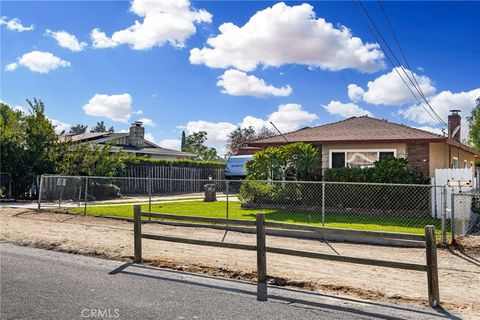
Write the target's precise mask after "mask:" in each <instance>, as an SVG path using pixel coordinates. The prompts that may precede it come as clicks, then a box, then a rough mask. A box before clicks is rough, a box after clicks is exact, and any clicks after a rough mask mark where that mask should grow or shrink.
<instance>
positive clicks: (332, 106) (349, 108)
mask: <svg viewBox="0 0 480 320" xmlns="http://www.w3.org/2000/svg"><path fill="white" fill-rule="evenodd" d="M323 107H324V108H325V110H327V111H328V113H330V114H334V115H339V116H342V117H344V118H350V117H359V116H365V115H367V116H369V117H373V114H372V113H371V112H370V111H368V110H366V109H362V108H360V107H359V106H357V105H356V104H354V103H341V102H340V101H333V100H332V101H330V103H329V104H327V105H324V106H323Z"/></svg>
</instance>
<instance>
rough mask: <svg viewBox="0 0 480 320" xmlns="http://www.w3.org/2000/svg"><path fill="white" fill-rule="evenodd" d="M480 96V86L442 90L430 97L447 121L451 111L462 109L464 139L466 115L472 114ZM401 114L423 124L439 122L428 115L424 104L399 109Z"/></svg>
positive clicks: (431, 103)
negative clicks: (468, 89) (454, 90)
mask: <svg viewBox="0 0 480 320" xmlns="http://www.w3.org/2000/svg"><path fill="white" fill-rule="evenodd" d="M478 97H480V88H477V89H473V90H470V91H467V92H458V93H454V92H451V91H442V92H440V93H439V94H437V95H435V96H433V97H431V98H430V99H429V103H430V105H431V106H432V107H433V108H434V110H435V111H436V112H437V113H438V114H439V116H440V117H441V118H442V119H443V120H444V121H447V118H448V115H449V113H450V112H449V111H450V110H452V109H457V110H460V111H461V115H462V131H461V136H462V139H463V138H466V137H467V133H468V122H467V120H466V117H467V116H469V115H470V113H471V111H472V110H473V108H474V107H475V100H476V99H477V98H478ZM399 114H400V115H402V116H403V117H405V118H406V119H409V120H412V121H415V122H417V123H421V124H433V125H435V124H438V123H437V122H436V121H435V120H434V119H433V118H432V117H430V116H429V115H428V113H427V112H426V111H425V109H424V108H423V107H422V105H418V104H416V105H413V106H411V107H409V108H406V109H403V110H400V111H399Z"/></svg>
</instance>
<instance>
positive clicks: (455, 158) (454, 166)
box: [452, 157, 458, 169]
mask: <svg viewBox="0 0 480 320" xmlns="http://www.w3.org/2000/svg"><path fill="white" fill-rule="evenodd" d="M452 168H453V169H458V158H457V157H452Z"/></svg>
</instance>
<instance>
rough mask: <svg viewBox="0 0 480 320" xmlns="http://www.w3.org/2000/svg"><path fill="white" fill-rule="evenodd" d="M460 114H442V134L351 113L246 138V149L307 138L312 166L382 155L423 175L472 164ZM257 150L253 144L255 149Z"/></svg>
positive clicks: (367, 161)
mask: <svg viewBox="0 0 480 320" xmlns="http://www.w3.org/2000/svg"><path fill="white" fill-rule="evenodd" d="M460 120H461V118H460V115H459V114H458V112H457V111H454V112H453V113H452V114H451V115H450V116H449V119H448V122H449V133H448V136H446V135H445V136H443V135H438V134H434V133H431V132H428V131H424V130H420V129H416V128H412V127H408V126H405V125H402V124H397V123H392V122H389V121H387V120H379V119H375V118H370V117H368V116H362V117H352V118H348V119H345V120H343V121H339V122H334V123H330V124H326V125H322V126H318V127H314V128H304V129H300V130H297V131H294V132H290V133H287V134H285V135H284V137H283V136H274V137H270V138H266V139H261V140H257V141H254V142H252V143H249V145H248V146H249V148H250V150H254V149H255V148H265V147H267V146H276V145H282V144H285V143H287V142H286V140H288V141H289V142H300V141H301V142H307V143H311V144H312V145H314V146H316V147H318V148H319V149H320V150H321V151H320V152H319V161H318V170H319V171H320V170H321V172H323V171H324V170H325V169H326V168H335V167H366V166H372V165H373V163H374V162H375V161H376V160H378V159H379V158H381V157H383V156H387V155H393V156H395V157H400V158H406V159H408V163H409V167H410V169H412V170H414V171H417V172H421V173H422V174H423V176H424V177H425V178H430V177H433V176H434V173H435V169H438V168H463V167H467V168H470V167H473V166H474V163H475V158H476V157H478V156H479V154H478V153H477V152H476V151H475V150H473V149H471V148H470V147H468V146H466V145H464V144H463V143H461V142H460ZM257 150H258V149H257Z"/></svg>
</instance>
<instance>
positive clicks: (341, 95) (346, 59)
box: [0, 0, 480, 153]
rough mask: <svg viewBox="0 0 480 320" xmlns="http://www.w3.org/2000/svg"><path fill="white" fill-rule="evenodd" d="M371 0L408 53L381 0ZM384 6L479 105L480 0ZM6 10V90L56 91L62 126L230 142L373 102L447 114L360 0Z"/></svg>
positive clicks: (465, 104)
mask: <svg viewBox="0 0 480 320" xmlns="http://www.w3.org/2000/svg"><path fill="white" fill-rule="evenodd" d="M364 5H365V6H366V8H367V10H368V12H369V13H370V14H371V16H372V17H373V19H374V21H375V22H376V24H377V26H378V28H379V29H380V30H381V32H382V35H383V36H384V37H385V39H386V40H387V42H388V44H389V45H390V46H391V48H392V49H393V50H394V51H395V53H396V55H397V56H398V58H399V59H400V60H401V59H402V57H401V55H400V52H399V50H398V48H397V47H396V44H395V39H394V37H393V35H392V33H391V32H390V30H389V28H388V25H387V24H386V20H385V17H384V16H383V13H382V11H381V8H380V5H379V3H378V2H377V1H371V2H364ZM383 6H384V8H385V9H386V12H387V14H388V17H389V18H390V21H391V23H392V25H393V27H394V30H395V32H396V34H397V36H398V39H399V40H400V44H401V46H402V49H403V50H404V52H405V54H406V56H407V58H408V62H409V64H410V67H411V69H412V70H411V71H413V72H414V73H415V75H416V78H417V80H418V82H419V84H420V87H421V88H422V91H423V93H424V94H425V95H426V97H427V99H428V100H429V101H430V104H431V105H432V107H433V108H434V109H435V110H436V112H437V113H438V114H439V115H440V116H441V117H442V118H443V119H444V120H446V117H447V115H448V110H449V109H452V108H459V109H461V110H462V114H463V116H464V117H465V116H466V115H467V114H468V113H469V111H470V110H471V109H472V108H473V106H474V101H475V98H476V97H478V96H480V81H479V80H478V74H479V71H480V40H479V37H478V34H479V33H480V27H479V25H478V20H477V19H478V12H480V2H433V1H430V2H410V1H409V2H383ZM0 16H1V17H2V20H1V22H0V24H1V25H0V32H1V34H0V36H1V40H0V41H1V86H0V89H1V95H0V99H1V100H2V101H4V102H6V103H8V104H10V105H12V106H20V107H21V106H25V99H27V98H33V97H37V98H40V99H42V100H43V101H44V103H45V105H46V108H47V115H48V116H49V117H50V118H51V119H52V120H55V123H56V124H58V128H59V129H61V128H67V127H68V125H74V124H76V123H84V124H88V125H90V126H92V125H94V124H95V123H96V122H97V121H101V120H103V121H105V122H106V123H107V125H108V126H114V127H115V129H116V131H121V130H126V129H128V127H129V124H130V123H131V122H133V121H135V120H138V119H147V120H145V123H146V124H150V125H149V126H147V127H146V128H147V129H146V131H147V133H148V134H149V138H150V139H154V140H155V141H156V142H157V143H160V144H162V145H164V146H166V147H172V148H177V147H178V138H179V137H180V134H181V131H182V130H186V131H187V132H192V131H196V130H206V131H207V132H208V133H209V137H210V138H209V144H210V145H213V146H215V147H217V148H219V149H220V148H221V147H222V146H223V145H224V143H225V140H226V135H227V133H228V132H229V131H231V130H232V129H234V128H235V127H236V126H237V125H244V126H246V125H253V126H254V127H257V128H260V127H261V126H263V125H267V126H269V121H270V120H272V121H273V122H274V123H275V124H277V126H278V127H280V129H281V130H282V131H291V130H295V129H298V128H301V127H305V126H314V125H320V124H324V123H329V122H332V121H339V120H342V119H345V118H346V117H349V116H354V115H364V114H368V115H370V116H374V117H377V118H385V119H388V120H390V121H393V122H399V123H405V124H407V125H411V126H415V127H420V128H425V129H428V130H436V131H437V132H438V131H439V130H440V129H441V128H442V125H441V124H439V123H436V122H435V121H434V120H433V119H432V118H431V117H429V116H428V114H426V113H425V111H424V109H423V107H422V106H421V105H420V104H419V103H418V102H417V101H416V100H415V98H413V97H412V95H411V94H410V93H409V92H408V89H407V88H406V86H405V85H404V84H403V83H402V82H401V79H400V78H399V77H398V75H397V74H396V73H395V72H394V71H393V70H392V68H393V66H392V65H391V64H390V63H389V61H388V60H387V58H386V57H385V55H384V53H383V51H382V47H380V46H378V44H377V41H376V40H375V38H374V37H373V36H372V34H371V33H370V31H369V30H368V28H367V26H366V25H365V23H364V21H363V20H362V17H361V16H360V15H359V12H358V11H357V10H356V8H355V6H354V4H353V3H352V2H351V1H340V2H311V1H309V2H285V3H276V2H264V1H240V2H234V1H228V2H227V1H197V2H191V3H188V2H187V1H183V0H182V1H180V0H176V1H158V2H155V1H145V0H135V1H133V2H128V1H77V2H73V1H33V2H32V1H2V2H1V14H0ZM17 19H18V20H17ZM135 21H137V23H136V22H135ZM135 23H136V25H135ZM219 27H220V29H219ZM94 29H95V32H94ZM207 41H208V43H207ZM384 47H385V46H384ZM401 62H402V65H403V66H405V67H406V64H405V63H404V61H403V60H401ZM407 72H408V71H407ZM409 74H410V73H409ZM412 89H413V88H412ZM466 127H467V126H466V123H465V122H464V130H463V132H462V133H463V135H464V136H463V137H465V135H466V133H467V128H466ZM220 153H221V151H220Z"/></svg>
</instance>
